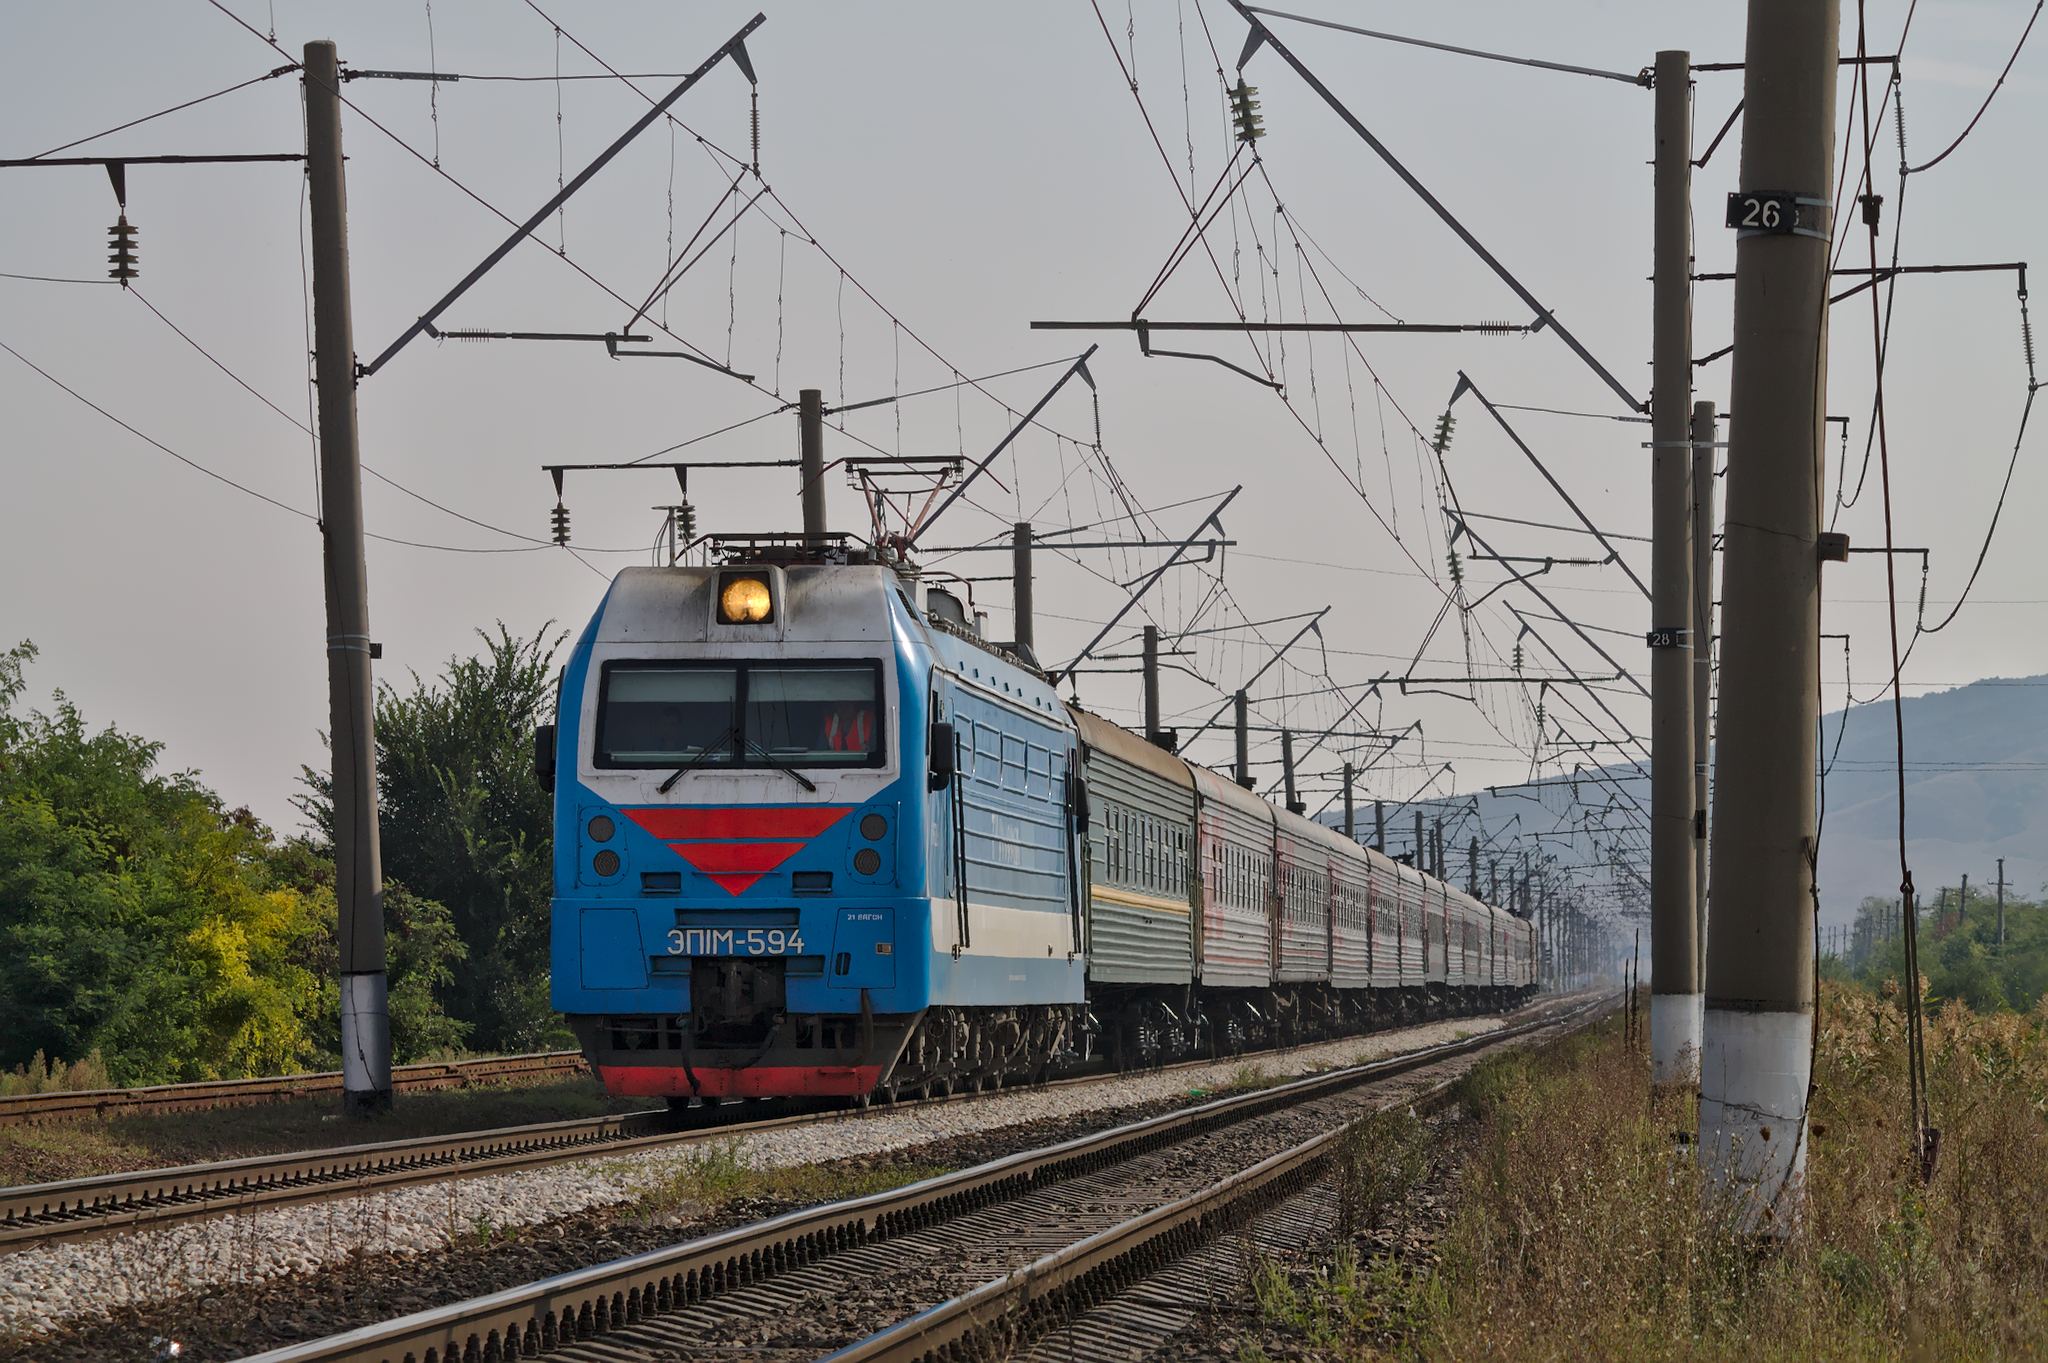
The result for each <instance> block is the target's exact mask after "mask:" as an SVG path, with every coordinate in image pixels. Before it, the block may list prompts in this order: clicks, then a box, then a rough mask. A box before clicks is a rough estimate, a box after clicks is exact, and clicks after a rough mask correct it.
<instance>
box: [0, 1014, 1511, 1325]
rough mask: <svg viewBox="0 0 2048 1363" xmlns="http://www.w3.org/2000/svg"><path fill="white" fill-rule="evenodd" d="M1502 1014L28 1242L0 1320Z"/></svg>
mask: <svg viewBox="0 0 2048 1363" xmlns="http://www.w3.org/2000/svg"><path fill="white" fill-rule="evenodd" d="M1502 1025H1503V1024H1502V1023H1501V1021H1500V1020H1499V1019H1496V1018H1461V1019H1457V1020H1455V1021H1448V1022H1436V1023H1427V1024H1424V1025H1422V1026H1418V1027H1408V1028H1403V1029H1400V1030H1398V1031H1389V1032H1380V1033H1376V1034H1373V1035H1370V1036H1364V1037H1351V1038H1347V1039H1345V1040H1341V1041H1331V1042H1324V1043H1321V1044H1319V1045H1313V1046H1303V1047H1299V1048H1297V1049H1295V1050H1291V1051H1285V1052H1278V1053H1268V1054H1264V1055H1260V1056H1257V1057H1255V1058H1253V1059H1250V1060H1237V1061H1223V1062H1219V1063H1216V1064H1211V1065H1203V1066H1193V1067H1189V1068H1185V1069H1173V1070H1166V1071H1162V1072H1158V1073H1150V1074H1136V1075H1129V1076H1125V1077H1122V1078H1119V1079H1114V1080H1105V1081H1102V1082H1096V1083H1086V1084H1070V1085H1066V1086H1063V1087H1054V1088H1047V1089H1039V1090H1031V1089H1020V1090H1017V1091H1014V1092H1007V1093H1000V1094H991V1095H985V1096H982V1097H978V1098H973V1099H967V1100H962V1101H957V1102H949V1103H936V1104H930V1105H925V1106H918V1107H909V1108H904V1109H899V1110H892V1109H889V1108H877V1109H875V1110H873V1111H871V1112H868V1113H866V1114H863V1115H861V1116H858V1117H853V1116H849V1117H848V1118H846V1119H844V1120H839V1121H827V1122H819V1123H813V1124H807V1125H800V1126H791V1127H783V1128H780V1129H776V1130H770V1131H762V1132H754V1133H749V1134H747V1135H744V1136H733V1137H724V1138H721V1137H720V1136H719V1135H718V1134H717V1133H716V1132H711V1133H708V1134H707V1135H705V1136H703V1137H700V1138H699V1139H697V1140H695V1141H693V1142H691V1143H690V1144H683V1145H677V1146H674V1147H669V1148H665V1149H661V1150H654V1151H646V1152H642V1153H640V1154H636V1155H626V1156H610V1157H607V1156H604V1155H602V1154H601V1153H599V1154H594V1155H593V1156H592V1157H591V1158H589V1159H586V1160H579V1161H575V1162H570V1163H563V1164H557V1165H550V1166H547V1167H544V1168H539V1169H532V1170H527V1171H524V1172H521V1173H516V1174H492V1175H484V1176H480V1177H476V1178H468V1179H453V1180H449V1181H447V1182H443V1183H433V1184H423V1185H420V1186H417V1187H410V1188H401V1189H394V1190H391V1191H388V1192H378V1193H366V1194H363V1195H361V1196H358V1197H355V1198H352V1199H345V1200H339V1201H333V1202H323V1203H318V1204H315V1205H313V1206H308V1207H299V1208H285V1209H280V1210H275V1211H262V1212H255V1213H252V1214H249V1215H235V1216H223V1217H218V1218H215V1219H212V1220H207V1221H198V1222H190V1223H186V1224H183V1225H175V1226H170V1227H167V1228H165V1229H163V1230H160V1231H141V1232H137V1233H135V1234H132V1235H124V1236H116V1237H111V1238H108V1239H104V1240H95V1241H88V1242H86V1243H83V1244H76V1245H49V1246H43V1247H39V1248H35V1249H29V1250H24V1251H22V1252H20V1253H17V1254H11V1255H7V1256H5V1257H0V1334H4V1335H14V1336H17V1337H19V1336H22V1335H33V1334H38V1333H43V1332H46V1331H50V1330H54V1329H57V1328H60V1327H62V1326H64V1325H65V1324H67V1323H69V1322H73V1321H76V1320H79V1319H80V1318H85V1317H93V1316H104V1315H105V1314H106V1313H107V1312H108V1311H109V1310H110V1309H111V1308H114V1307H117V1306H127V1305H136V1304H140V1303H143V1302H148V1301H155V1300H162V1299H166V1298H170V1297H175V1296H182V1295H187V1294H192V1293H195V1292H201V1291H205V1290H207V1289H210V1288H216V1287H226V1286H229V1285H232V1284H237V1283H250V1282H260V1281H264V1280H268V1279H274V1278H280V1277H283V1276H285V1275H289V1274H293V1273H305V1272H309V1271H312V1270H314V1269H318V1268H320V1267H322V1266H323V1265H327V1264H331V1263H334V1262H336V1261H338V1260H342V1259H345V1258H347V1257H348V1256H349V1255H350V1254H351V1253H354V1252H358V1251H360V1252H366V1253H371V1254H399V1255H418V1254H433V1253H437V1252H441V1251H444V1250H446V1249H447V1248H448V1247H449V1246H450V1245H451V1244H452V1243H454V1242H455V1241H456V1240H457V1239H458V1238H463V1237H470V1238H473V1237H476V1236H477V1234H478V1232H479V1231H489V1232H493V1233H496V1232H502V1231H504V1230H506V1229H508V1228H513V1227H525V1226H532V1225H538V1224H541V1223H544V1222H548V1221H554V1220H558V1219H560V1218H564V1217H569V1216H573V1215H575V1214H577V1213H582V1212H588V1211H592V1210H595V1209H601V1208H606V1207H616V1206H620V1205H622V1204H627V1203H632V1202H636V1201H638V1200H639V1197H640V1193H641V1190H642V1189H644V1188H647V1187H649V1186H651V1185H655V1184H658V1183H660V1182H662V1181H663V1180H664V1176H665V1174H667V1173H668V1172H669V1171H670V1170H672V1169H673V1168H674V1166H675V1165H676V1164H678V1163H679V1162H682V1161H687V1160H689V1159H691V1158H693V1155H694V1153H695V1152H696V1151H697V1150H699V1149H701V1147H702V1145H703V1143H704V1142H705V1141H706V1140H714V1141H715V1140H721V1139H723V1140H726V1141H728V1142H730V1143H731V1144H732V1145H733V1146H734V1147H736V1148H735V1150H734V1154H735V1155H736V1157H737V1158H738V1159H740V1160H742V1161H744V1162H746V1163H749V1164H752V1165H755V1166H757V1167H762V1168H775V1167H785V1166H793V1165H805V1164H816V1163H822V1162H825V1161H828V1160H836V1159H845V1158H849V1157H855V1156H861V1155H874V1154H881V1153H884V1152H889V1151H895V1150H901V1149H904V1148H907V1147H913V1146H921V1145H926V1144H930V1143H932V1142H934V1141H942V1140H947V1139H951V1138H956V1137H961V1136H967V1135H972V1134H976V1133H985V1132H988V1131H991V1130H992V1129H995V1128H999V1127H1004V1126H1010V1125H1015V1124H1019V1123H1024V1122H1032V1121H1039V1120H1043V1119H1046V1118H1061V1117H1076V1116H1082V1115H1085V1114H1087V1113H1090V1112H1099V1111H1104V1110H1107V1109H1113V1108H1128V1107H1132V1106H1134V1105H1138V1104H1144V1103H1154V1102H1162V1101H1168V1100H1181V1101H1186V1100H1187V1099H1188V1098H1189V1095H1190V1094H1191V1093H1194V1092H1209V1091H1215V1090H1221V1089H1227V1088H1232V1087H1241V1086H1244V1085H1246V1084H1257V1083H1263V1082H1270V1081H1273V1080H1277V1079H1288V1078H1294V1077H1296V1076H1299V1075H1302V1074H1307V1073H1311V1072H1315V1071H1319V1070H1325V1069H1331V1068H1335V1067H1338V1066H1341V1065H1348V1064H1355V1063H1358V1062H1361V1061H1364V1060H1371V1059H1377V1058H1379V1057H1381V1056H1385V1055H1389V1054H1392V1053H1394V1052H1397V1051H1407V1050H1414V1049H1418V1048H1420V1047H1424V1046H1431V1045H1438V1044H1442V1043H1444V1042H1448V1041H1453V1040H1457V1039H1459V1038H1461V1037H1465V1036H1472V1035H1477V1034H1480V1033H1483V1032H1489V1031H1494V1030H1496V1029H1498V1028H1499V1027H1501V1026H1502ZM683 1234H687V1232H683ZM679 1238H680V1237H679Z"/></svg>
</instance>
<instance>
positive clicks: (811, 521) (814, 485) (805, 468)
mask: <svg viewBox="0 0 2048 1363" xmlns="http://www.w3.org/2000/svg"><path fill="white" fill-rule="evenodd" d="M796 422H797V460H798V468H797V475H798V476H799V477H801V478H802V479H803V503H804V543H805V544H807V545H809V546H810V547H811V548H813V549H816V548H820V547H822V546H823V545H824V543H825V394H824V392H823V391H822V390H820V389H817V388H804V389H799V390H798V392H797V395H796Z"/></svg>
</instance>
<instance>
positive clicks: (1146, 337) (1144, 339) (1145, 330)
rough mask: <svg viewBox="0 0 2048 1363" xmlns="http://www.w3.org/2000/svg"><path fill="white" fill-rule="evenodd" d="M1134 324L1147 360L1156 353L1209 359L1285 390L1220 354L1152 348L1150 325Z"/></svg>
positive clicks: (1185, 358)
mask: <svg viewBox="0 0 2048 1363" xmlns="http://www.w3.org/2000/svg"><path fill="white" fill-rule="evenodd" d="M1134 325H1135V329H1136V331H1137V333H1138V350H1139V351H1140V352H1141V353H1142V354H1143V355H1144V356H1145V358H1146V359H1148V360H1149V359H1152V358H1153V357H1154V356H1158V355H1166V356H1170V357H1171V358H1173V359H1176V360H1210V361H1213V362H1214V363H1216V364H1220V365H1222V366H1223V367H1224V368H1225V369H1228V370H1230V371H1231V372H1232V373H1233V374H1242V375H1244V376H1245V377H1246V378H1248V379H1250V380H1251V381H1252V382H1253V383H1262V384H1264V385H1265V386H1266V387H1268V388H1270V389H1272V390H1273V391H1274V392H1276V393H1284V392H1285V391H1286V390H1285V389H1284V388H1282V387H1281V386H1280V385H1279V384H1278V383H1276V382H1275V381H1274V380H1272V379H1268V378H1262V377H1260V376H1259V375H1257V374H1254V373H1252V371H1251V370H1249V369H1246V368H1244V367H1243V366H1241V365H1235V364H1232V363H1231V362H1230V361H1228V360H1226V359H1224V358H1223V357H1222V356H1221V355H1203V354H1198V353H1196V352H1195V351H1192V350H1159V349H1156V348H1154V346H1153V344H1152V330H1151V327H1150V325H1149V324H1147V323H1145V322H1138V323H1135V324H1134Z"/></svg>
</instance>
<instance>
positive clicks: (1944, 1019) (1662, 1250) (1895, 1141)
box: [1241, 984, 2048, 1363]
mask: <svg viewBox="0 0 2048 1363" xmlns="http://www.w3.org/2000/svg"><path fill="white" fill-rule="evenodd" d="M1817 1017H1818V1022H1819V1027H1818V1044H1817V1053H1816V1067H1815V1084H1816V1089H1815V1097H1814V1102H1813V1109H1812V1120H1811V1123H1810V1131H1809V1139H1810V1145H1809V1158H1808V1165H1807V1177H1806V1183H1805V1186H1804V1189H1803V1192H1802V1194H1801V1197H1800V1201H1799V1205H1798V1206H1797V1207H1796V1208H1785V1209H1783V1211H1784V1213H1785V1214H1784V1215H1783V1216H1782V1217H1781V1222H1783V1223H1796V1224H1795V1225H1794V1226H1793V1229H1792V1230H1791V1231H1790V1233H1788V1234H1785V1235H1783V1236H1781V1237H1778V1238H1775V1239H1770V1240H1763V1239H1759V1238H1758V1237H1755V1236H1753V1235H1750V1234H1746V1233H1744V1231H1743V1229H1742V1226H1741V1224H1740V1217H1739V1216H1738V1215H1736V1214H1735V1209H1733V1208H1731V1207H1730V1206H1729V1205H1728V1203H1727V1201H1726V1200H1725V1199H1723V1198H1718V1197H1716V1196H1714V1195H1712V1193H1711V1190H1710V1188H1709V1186H1708V1183H1707V1181H1706V1178H1705V1175H1704V1172H1703V1171H1702V1170H1701V1169H1700V1168H1699V1166H1698V1165H1697V1164H1695V1163H1694V1162H1693V1160H1692V1159H1691V1158H1690V1147H1689V1146H1688V1145H1685V1144H1684V1143H1682V1142H1680V1141H1679V1140H1678V1139H1677V1133H1691V1132H1693V1131H1695V1130H1696V1129H1697V1103H1696V1100H1695V1099H1694V1098H1693V1097H1692V1096H1691V1095H1690V1094H1671V1093H1658V1092H1653V1091H1652V1089H1651V1087H1650V1084H1649V1082H1648V1081H1649V1075H1648V1062H1647V1057H1646V1056H1645V1055H1644V1054H1643V1053H1642V1052H1641V1051H1638V1050H1631V1049H1630V1048H1628V1047H1627V1046H1626V1045H1625V1043H1624V1041H1623V1038H1622V1035H1621V1032H1620V1029H1619V1027H1618V1025H1616V1026H1605V1027H1602V1028H1600V1029H1597V1030H1595V1031H1593V1032H1591V1033H1589V1034H1586V1035H1583V1036H1580V1037H1577V1038H1573V1039H1571V1040H1568V1041H1566V1042H1564V1043H1562V1044H1560V1045H1557V1046H1554V1047H1550V1048H1547V1049H1545V1050H1543V1051H1540V1052H1535V1053H1518V1054H1512V1055H1507V1056H1502V1057H1499V1058H1496V1059H1492V1060H1489V1061H1487V1062H1485V1063H1483V1064H1482V1065H1480V1066H1479V1067H1477V1068H1476V1069H1475V1070H1474V1071H1473V1072H1472V1073H1471V1074H1470V1075H1469V1076H1468V1077H1467V1078H1466V1079H1465V1081H1464V1082H1463V1083H1462V1084H1461V1086H1460V1089H1459V1093H1458V1099H1459V1101H1460V1102H1461V1104H1462V1105H1463V1107H1464V1108H1465V1110H1466V1111H1467V1112H1468V1113H1469V1114H1470V1116H1471V1117H1472V1118H1474V1119H1475V1120H1474V1121H1473V1122H1472V1124H1471V1127H1470V1134H1469V1136H1468V1138H1467V1139H1468V1143H1467V1148H1466V1150H1465V1152H1464V1153H1463V1154H1462V1156H1461V1157H1460V1162H1459V1167H1458V1170H1457V1174H1456V1179H1455V1183H1454V1196H1455V1199H1456V1206H1455V1211H1454V1213H1453V1215H1452V1217H1451V1221H1450V1224H1449V1226H1448V1228H1447V1230H1446V1232H1445V1233H1444V1235H1443V1237H1442V1238H1441V1240H1440V1241H1439V1242H1438V1243H1437V1245H1436V1246H1435V1251H1434V1254H1433V1255H1424V1256H1419V1257H1418V1256H1414V1255H1409V1256H1406V1257H1403V1256H1400V1255H1398V1254H1394V1255H1377V1256H1376V1255H1373V1254H1370V1253H1365V1254H1361V1253H1359V1252H1358V1251H1357V1250H1356V1248H1354V1247H1355V1246H1356V1245H1357V1244H1358V1243H1359V1242H1358V1241H1357V1240H1356V1239H1355V1238H1354V1237H1346V1238H1345V1239H1344V1243H1343V1244H1342V1245H1341V1246H1340V1248H1339V1252H1338V1254H1337V1256H1336V1261H1335V1262H1334V1263H1333V1264H1331V1265H1329V1266H1327V1267H1326V1268H1324V1269H1323V1270H1322V1271H1321V1272H1319V1273H1317V1274H1314V1275H1310V1276H1309V1277H1307V1278H1304V1277H1303V1275H1301V1274H1295V1275H1292V1276H1291V1277H1290V1276H1288V1275H1280V1276H1279V1277H1278V1278H1276V1277H1275V1275H1274V1274H1273V1273H1271V1272H1270V1271H1262V1273H1261V1275H1260V1277H1259V1279H1258V1280H1257V1282H1256V1284H1255V1286H1256V1287H1257V1295H1258V1300H1259V1304H1260V1308H1261V1315H1262V1317H1263V1318H1264V1320H1265V1322H1266V1323H1267V1324H1268V1325H1269V1326H1271V1325H1283V1326H1284V1327H1285V1334H1286V1335H1287V1336H1288V1337H1289V1338H1292V1339H1299V1340H1302V1341H1303V1342H1304V1343H1308V1344H1309V1353H1310V1355H1311V1356H1319V1357H1326V1358H1372V1357H1382V1356H1388V1355H1389V1354H1398V1355H1399V1356H1401V1357H1413V1358H1426V1359H1460V1360H1463V1359H1515V1360H1530V1359H1535V1360H1546V1359H1554V1360H1570V1363H1582V1361H1583V1360H1586V1359H1598V1358H1647V1359H1682V1360H1709V1359H1711V1360H1720V1359H1745V1360H1747V1359H1808V1358H1827V1359H1872V1360H1875V1359H1894V1358H1899V1359H1917V1358H1943V1359H1948V1358H1969V1359H1974V1358H1985V1359H1994V1358H2012V1357H2037V1356H2039V1355H2040V1354H2041V1353H2043V1352H2048V1121H2044V1115H2043V1114H2044V1112H2048V1009H2037V1010H2036V1011H2035V1012H2034V1013H2032V1014H2030V1015H2024V1016H2022V1015H2015V1014H2012V1013H1998V1014H1991V1015H1986V1016H1979V1015H1976V1014H1973V1013H1971V1012H1970V1011H1969V1010H1968V1009H1967V1008H1965V1007H1963V1006H1962V1005H1961V1004H1957V1003H1951V1004H1948V1005H1946V1006H1944V1007H1943V1008H1942V1009H1941V1010H1940V1012H1939V1013H1938V1014H1936V1015H1935V1016H1934V1017H1932V1018H1931V1019H1930V1020H1929V1025H1928V1073H1929V1087H1930V1097H1931V1100H1932V1108H1933V1112H1934V1119H1935V1122H1936V1124H1937V1125H1939V1126H1940V1127H1941V1128H1942V1142H1941V1158H1940V1163H1939V1165H1938V1167H1937V1169H1936V1172H1935V1177H1934V1179H1933V1181H1932V1182H1931V1183H1926V1184H1923V1183H1922V1181H1921V1179H1920V1177H1919V1172H1918V1169H1917V1167H1916V1166H1915V1163H1914V1161H1913V1160H1912V1159H1911V1158H1910V1156H1909V1154H1908V1150H1907V1139H1906V1138H1907V1119H1906V1112H1907V1103H1906V1076H1905V1063H1904V1046H1903V1040H1902V1038H1903V1032H1904V1017H1903V1012H1902V1009H1901V1007H1900V1003H1899V1000H1898V999H1897V998H1896V997H1895V996H1888V995H1886V994H1883V993H1872V992H1869V991H1864V990H1858V989H1854V988H1848V987H1843V986H1838V985H1834V984H1829V985H1826V986H1824V988H1823V992H1822V995H1821V1000H1820V1007H1819V1010H1818V1013H1817ZM1357 1141H1358V1145H1359V1149H1360V1151H1361V1152H1362V1157H1364V1158H1365V1159H1366V1160H1367V1163H1366V1164H1365V1165H1363V1166H1359V1168H1363V1169H1364V1170H1365V1172H1364V1173H1363V1174H1362V1175H1361V1174H1359V1173H1358V1172H1357V1171H1356V1170H1354V1171H1353V1172H1350V1173H1346V1174H1344V1175H1343V1176H1344V1178H1345V1179H1346V1183H1345V1184H1343V1185H1340V1188H1342V1189H1344V1190H1345V1192H1344V1197H1345V1205H1346V1206H1347V1207H1350V1208H1353V1209H1354V1217H1355V1219H1356V1220H1357V1222H1358V1223H1359V1224H1363V1225H1370V1224H1371V1215H1372V1213H1373V1212H1374V1210H1375V1209H1376V1208H1377V1207H1384V1206H1387V1205H1391V1200H1393V1199H1396V1198H1397V1197H1398V1195H1399V1192H1400V1190H1401V1189H1402V1188H1404V1187H1406V1188H1412V1187H1414V1186H1416V1183H1417V1182H1418V1180H1417V1179H1416V1178H1415V1177H1414V1176H1413V1171H1414V1169H1415V1168H1416V1167H1417V1166H1416V1165H1415V1164H1413V1163H1409V1164H1404V1163H1403V1162H1402V1161H1403V1159H1404V1158H1406V1157H1404V1156H1402V1155H1401V1153H1400V1151H1399V1145H1400V1142H1399V1141H1398V1140H1391V1141H1390V1140H1389V1139H1388V1138H1387V1137H1386V1135H1385V1134H1384V1133H1380V1134H1379V1135H1377V1136H1374V1135H1372V1134H1370V1133H1363V1134H1361V1135H1360V1136H1359V1137H1358V1138H1357ZM1354 1158H1357V1157H1354ZM1354 1185H1355V1186H1354ZM1432 1258H1433V1259H1434V1262H1430V1260H1431V1259H1432ZM1241 1356H1242V1357H1252V1356H1254V1355H1253V1354H1252V1353H1250V1352H1249V1351H1241Z"/></svg>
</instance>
